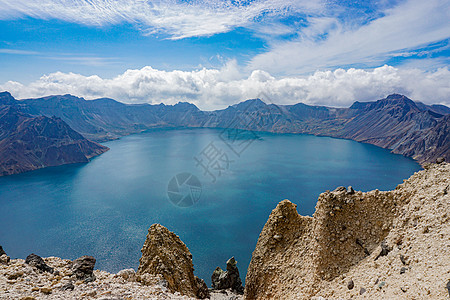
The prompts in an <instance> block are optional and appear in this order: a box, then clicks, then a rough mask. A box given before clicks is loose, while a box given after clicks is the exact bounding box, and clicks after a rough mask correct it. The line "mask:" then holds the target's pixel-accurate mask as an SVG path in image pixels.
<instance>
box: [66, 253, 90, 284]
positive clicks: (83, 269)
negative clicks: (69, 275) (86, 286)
mask: <svg viewBox="0 0 450 300" xmlns="http://www.w3.org/2000/svg"><path fill="white" fill-rule="evenodd" d="M94 266H95V258H93V257H92V256H87V255H85V256H82V257H80V258H77V259H75V260H74V261H73V266H72V270H73V274H74V275H75V276H76V278H77V279H80V280H84V281H85V282H86V283H87V282H92V281H94V280H95V276H94V273H93V272H94Z"/></svg>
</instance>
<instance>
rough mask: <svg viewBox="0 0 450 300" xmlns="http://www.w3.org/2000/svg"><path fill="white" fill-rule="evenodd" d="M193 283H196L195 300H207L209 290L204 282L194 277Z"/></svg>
mask: <svg viewBox="0 0 450 300" xmlns="http://www.w3.org/2000/svg"><path fill="white" fill-rule="evenodd" d="M195 281H196V283H197V298H199V299H206V298H209V290H208V286H207V285H206V283H205V281H204V280H203V279H201V278H198V277H197V276H195Z"/></svg>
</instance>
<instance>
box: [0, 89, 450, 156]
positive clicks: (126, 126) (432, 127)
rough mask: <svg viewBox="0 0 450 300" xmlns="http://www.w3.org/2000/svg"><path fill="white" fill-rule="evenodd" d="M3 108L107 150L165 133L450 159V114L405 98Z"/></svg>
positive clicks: (69, 100)
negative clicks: (356, 146) (349, 143)
mask: <svg viewBox="0 0 450 300" xmlns="http://www.w3.org/2000/svg"><path fill="white" fill-rule="evenodd" d="M1 103H3V105H4V106H16V107H17V108H18V109H19V110H20V111H21V112H23V113H25V114H28V115H30V116H32V117H38V116H46V117H48V118H51V117H54V116H56V117H58V118H60V119H61V120H62V121H64V122H65V123H66V124H67V125H68V126H70V127H71V128H72V129H73V130H74V131H76V132H78V133H80V134H81V135H82V136H83V137H84V138H86V139H88V140H92V141H94V142H100V143H101V142H104V141H108V140H112V139H117V138H120V137H121V136H125V135H129V134H133V133H139V132H142V131H145V130H148V129H151V128H160V127H182V128H183V127H188V128H196V127H205V128H237V129H243V130H253V131H266V132H273V133H297V134H313V135H317V136H329V137H335V138H343V139H351V140H355V141H358V142H363V143H369V144H373V145H376V146H379V147H382V148H386V149H389V150H391V151H392V152H393V153H396V154H402V155H405V156H408V157H412V158H413V159H416V160H417V161H418V162H420V163H422V164H423V163H428V162H433V161H435V160H436V159H437V158H438V157H444V158H445V159H446V160H447V161H449V160H450V146H449V145H450V140H449V136H450V132H449V130H450V129H449V128H450V118H449V117H447V116H448V115H449V114H446V112H447V111H448V112H450V108H448V107H446V106H443V105H426V104H423V103H421V102H417V101H413V100H411V99H409V98H408V97H406V96H404V95H400V94H392V95H389V96H387V97H386V98H383V99H379V100H377V101H370V102H359V101H355V102H354V103H353V104H352V105H351V106H350V107H348V108H333V107H327V106H310V105H306V104H304V103H297V104H294V105H275V104H266V103H265V102H264V101H262V100H261V99H249V100H246V101H242V102H240V103H237V104H234V105H231V106H228V107H227V108H224V109H221V110H215V111H202V110H200V109H199V108H198V107H197V106H195V105H194V104H191V103H188V102H179V103H177V104H175V105H165V104H157V105H151V104H125V103H121V102H118V101H116V100H114V99H111V98H99V99H94V100H85V99H84V98H80V97H76V96H73V95H69V94H66V95H53V96H47V97H43V98H35V99H23V100H15V99H14V98H13V97H12V96H11V94H9V93H8V92H4V93H0V105H2V104H1ZM0 126H2V124H0ZM0 137H1V135H0Z"/></svg>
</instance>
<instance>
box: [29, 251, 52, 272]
mask: <svg viewBox="0 0 450 300" xmlns="http://www.w3.org/2000/svg"><path fill="white" fill-rule="evenodd" d="M25 263H27V264H29V265H30V266H32V267H35V268H36V269H38V270H40V271H43V272H49V273H53V271H54V270H53V268H52V267H49V266H48V265H47V264H46V263H45V261H44V260H43V259H42V257H40V256H39V255H36V254H34V253H31V254H30V255H28V256H27V258H26V259H25Z"/></svg>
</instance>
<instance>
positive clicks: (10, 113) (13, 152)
mask: <svg viewBox="0 0 450 300" xmlns="http://www.w3.org/2000/svg"><path fill="white" fill-rule="evenodd" d="M0 129H1V132H0V176H3V175H11V174H17V173H22V172H26V171H31V170H36V169H40V168H44V167H50V166H58V165H62V164H70V163H81V162H88V161H89V159H90V158H92V157H94V156H96V155H99V154H102V153H103V152H105V151H107V150H108V148H107V147H104V146H102V145H99V144H97V143H94V142H91V141H89V140H87V139H85V138H84V137H83V136H82V135H80V134H79V133H77V132H75V131H74V130H72V129H71V128H70V127H69V126H68V125H67V124H66V123H65V122H64V121H63V120H61V119H60V118H57V117H50V118H49V117H45V116H37V117H34V116H30V115H28V114H26V113H23V112H22V111H21V108H20V107H19V106H18V105H17V104H16V101H15V100H14V99H13V98H12V97H11V96H10V95H9V94H8V93H2V94H0Z"/></svg>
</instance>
